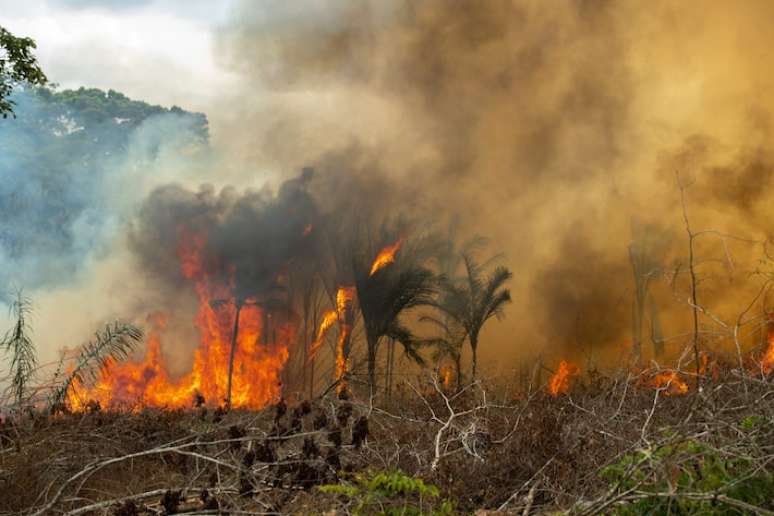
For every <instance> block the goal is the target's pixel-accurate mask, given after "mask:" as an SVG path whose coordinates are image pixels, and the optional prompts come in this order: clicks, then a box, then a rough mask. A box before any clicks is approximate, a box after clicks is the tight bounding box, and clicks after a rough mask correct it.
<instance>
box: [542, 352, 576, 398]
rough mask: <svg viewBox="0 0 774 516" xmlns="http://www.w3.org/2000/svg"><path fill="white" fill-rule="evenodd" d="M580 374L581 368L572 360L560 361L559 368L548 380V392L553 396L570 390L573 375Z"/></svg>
mask: <svg viewBox="0 0 774 516" xmlns="http://www.w3.org/2000/svg"><path fill="white" fill-rule="evenodd" d="M579 374H580V368H579V367H578V366H577V365H575V364H573V363H572V362H567V361H566V360H562V361H561V362H559V368H558V369H557V370H556V373H554V375H553V376H552V377H551V379H550V380H549V382H548V392H550V393H551V396H554V397H556V396H559V395H560V394H567V393H568V392H570V384H571V380H572V377H574V376H577V375H579Z"/></svg>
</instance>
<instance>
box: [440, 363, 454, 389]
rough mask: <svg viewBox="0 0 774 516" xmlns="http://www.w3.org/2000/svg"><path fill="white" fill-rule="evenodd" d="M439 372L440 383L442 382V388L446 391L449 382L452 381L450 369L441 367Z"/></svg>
mask: <svg viewBox="0 0 774 516" xmlns="http://www.w3.org/2000/svg"><path fill="white" fill-rule="evenodd" d="M439 372H440V373H441V381H442V382H443V386H444V388H445V389H448V388H449V386H450V385H451V380H452V370H451V367H447V366H442V367H441V370H440V371H439Z"/></svg>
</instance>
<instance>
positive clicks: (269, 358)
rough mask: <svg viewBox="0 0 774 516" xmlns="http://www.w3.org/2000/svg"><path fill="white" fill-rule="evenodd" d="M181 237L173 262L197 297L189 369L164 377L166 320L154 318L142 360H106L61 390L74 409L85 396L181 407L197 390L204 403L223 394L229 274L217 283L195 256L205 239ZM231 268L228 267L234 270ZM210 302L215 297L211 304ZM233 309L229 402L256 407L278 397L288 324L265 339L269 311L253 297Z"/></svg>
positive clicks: (105, 402) (290, 334) (103, 401)
mask: <svg viewBox="0 0 774 516" xmlns="http://www.w3.org/2000/svg"><path fill="white" fill-rule="evenodd" d="M181 240H182V242H181V245H180V246H179V248H178V256H179V260H180V268H181V271H182V273H183V276H185V277H186V278H188V279H189V280H191V281H192V283H193V285H194V289H195V291H196V294H197V296H198V299H199V309H198V313H197V314H196V317H195V319H194V321H193V322H194V325H195V326H196V327H197V329H198V330H199V336H200V340H199V347H198V348H197V349H196V351H195V353H194V361H193V367H192V369H191V371H190V372H189V373H187V374H185V375H183V376H182V377H180V378H178V379H173V378H171V376H170V374H169V372H168V371H169V370H168V367H167V362H166V359H165V357H164V354H163V353H162V346H161V337H162V335H163V334H164V330H165V328H166V318H165V317H163V316H156V317H155V318H153V319H152V321H151V326H152V330H151V331H150V332H149V336H148V339H147V349H146V353H145V357H144V358H143V360H142V361H140V362H132V361H127V362H122V363H111V364H108V365H107V367H105V368H104V369H103V371H102V372H101V374H100V376H99V378H98V379H97V381H96V382H95V384H94V385H93V386H89V387H87V386H84V385H82V384H80V383H76V384H74V386H73V388H72V389H71V390H70V392H69V394H68V401H69V403H70V406H71V408H72V409H73V410H82V409H83V408H84V407H85V405H86V402H88V401H92V400H93V401H97V402H99V404H100V406H102V407H110V406H118V405H120V404H134V403H141V404H143V405H145V406H151V407H164V408H185V407H191V406H192V404H193V400H194V397H195V396H197V395H201V396H203V397H204V399H205V401H206V403H208V404H210V405H217V404H220V403H221V401H223V400H224V398H225V397H226V385H227V383H228V361H229V355H230V350H231V338H232V332H233V326H234V319H235V317H236V313H237V309H238V308H237V301H236V299H235V298H234V295H233V294H232V291H233V288H234V285H233V279H232V280H230V281H229V284H228V285H224V284H223V283H222V282H218V281H214V280H212V279H211V278H210V277H209V275H208V274H207V272H206V266H205V262H204V259H203V254H202V250H203V247H204V244H205V243H206V239H205V238H204V237H203V236H201V235H197V236H193V237H189V238H182V239H181ZM230 270H231V272H232V273H233V268H231V269H230ZM214 300H219V301H221V300H222V302H219V303H212V301H214ZM239 310H240V312H239V330H238V334H237V338H236V352H235V358H234V372H233V385H232V394H231V398H232V400H231V406H232V407H244V408H253V409H257V408H261V407H263V406H265V405H267V404H268V403H271V402H273V401H274V400H276V399H277V398H278V397H279V396H280V389H281V384H280V381H279V377H280V372H281V371H282V369H283V367H284V365H285V362H286V361H287V359H288V343H289V342H291V341H292V340H293V338H294V331H295V329H294V328H293V327H292V326H291V325H290V324H284V325H281V326H280V327H278V328H275V329H274V331H273V332H272V334H271V335H272V336H273V338H272V342H269V340H268V339H267V338H266V336H264V330H265V328H264V324H265V321H267V320H268V319H269V318H270V314H267V316H266V317H265V316H264V313H263V310H262V309H261V307H260V306H258V305H257V304H256V303H255V300H246V301H245V302H244V303H243V304H242V305H241V308H239ZM261 337H264V338H263V339H262V338H261Z"/></svg>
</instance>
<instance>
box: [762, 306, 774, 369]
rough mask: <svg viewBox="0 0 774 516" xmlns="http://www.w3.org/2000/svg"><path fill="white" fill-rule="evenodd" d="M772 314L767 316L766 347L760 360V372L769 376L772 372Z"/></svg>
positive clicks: (773, 347) (773, 362) (773, 332)
mask: <svg viewBox="0 0 774 516" xmlns="http://www.w3.org/2000/svg"><path fill="white" fill-rule="evenodd" d="M773 317H774V314H769V331H768V347H767V348H766V352H765V353H764V354H763V358H761V370H762V371H763V374H765V375H767V376H768V375H770V374H771V372H772V371H774V320H772V318H773Z"/></svg>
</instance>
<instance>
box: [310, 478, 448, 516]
mask: <svg viewBox="0 0 774 516" xmlns="http://www.w3.org/2000/svg"><path fill="white" fill-rule="evenodd" d="M318 490H319V491H321V492H323V493H329V494H335V495H339V496H340V497H342V498H343V499H344V500H345V502H346V503H347V505H348V506H350V507H351V510H352V512H353V513H354V514H380V515H386V516H393V515H394V516H397V515H401V516H418V515H438V516H443V515H450V514H454V509H453V506H452V504H451V502H449V501H448V500H443V499H440V492H439V491H438V488H437V487H435V486H434V485H431V484H426V483H425V482H424V481H423V480H422V479H420V478H414V477H411V476H408V475H406V474H405V473H403V472H402V471H367V472H364V473H355V474H353V475H351V476H350V479H349V480H348V481H345V482H344V483H340V484H328V485H323V486H320V487H319V488H318Z"/></svg>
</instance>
